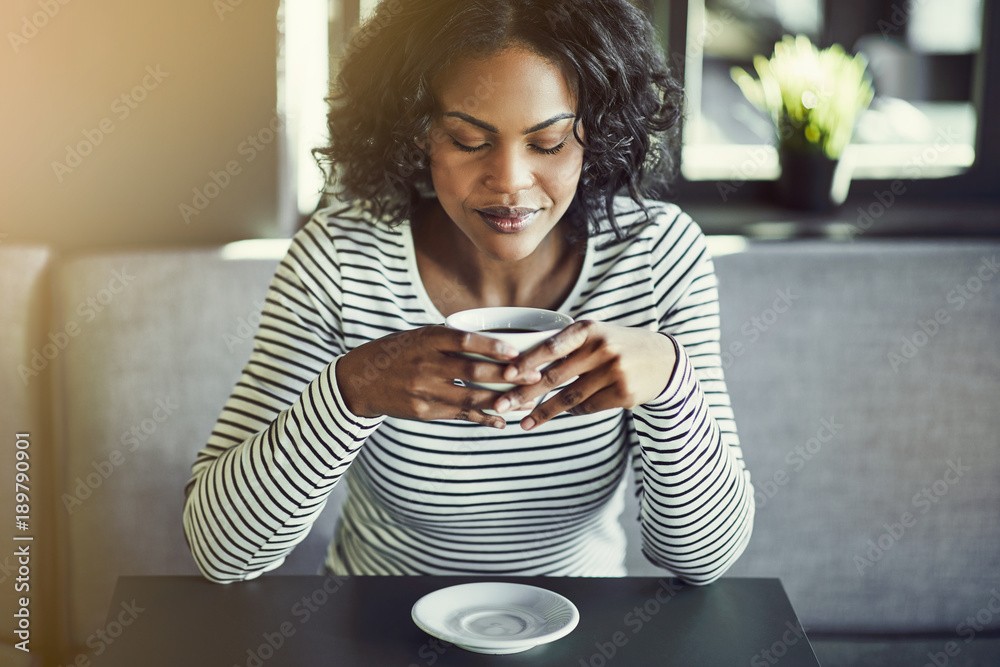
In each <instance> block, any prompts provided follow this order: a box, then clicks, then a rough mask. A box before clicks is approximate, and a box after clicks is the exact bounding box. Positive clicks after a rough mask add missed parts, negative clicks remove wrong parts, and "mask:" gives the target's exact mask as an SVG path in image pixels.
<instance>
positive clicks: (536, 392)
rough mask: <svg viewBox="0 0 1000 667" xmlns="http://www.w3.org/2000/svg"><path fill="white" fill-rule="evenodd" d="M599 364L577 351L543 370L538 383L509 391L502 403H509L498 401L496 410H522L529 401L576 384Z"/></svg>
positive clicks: (520, 378)
mask: <svg viewBox="0 0 1000 667" xmlns="http://www.w3.org/2000/svg"><path fill="white" fill-rule="evenodd" d="M599 362H600V360H599V359H597V358H595V357H593V356H592V355H587V354H584V353H583V351H581V350H579V349H577V351H575V352H573V353H572V354H570V355H569V356H568V357H566V358H565V359H561V360H559V361H556V362H554V363H552V364H550V365H548V366H546V367H545V368H544V369H542V371H541V373H539V374H538V381H537V382H534V383H531V384H525V385H523V386H520V387H515V388H514V389H511V390H509V391H508V392H507V393H505V394H504V395H503V397H502V398H501V401H502V400H503V399H506V401H507V402H506V403H501V401H498V402H497V405H500V406H501V407H499V408H495V409H496V410H497V412H500V413H503V412H506V411H507V410H518V409H522V408H523V406H525V405H526V404H527V403H528V402H529V401H536V400H538V399H540V398H542V397H543V396H545V395H546V394H548V393H549V392H550V391H552V390H553V389H557V388H559V387H563V386H564V385H567V384H568V383H570V382H572V383H573V384H576V381H577V378H578V377H582V376H584V375H585V374H587V373H590V372H592V371H593V370H594V369H595V368H596V365H597V364H598V363H599ZM524 378H525V376H523V375H519V376H518V377H517V380H515V383H516V382H518V381H521V380H522V379H524ZM504 381H507V378H506V377H504ZM597 389H599V387H595V388H594V390H593V391H597Z"/></svg>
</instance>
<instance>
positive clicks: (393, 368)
mask: <svg viewBox="0 0 1000 667" xmlns="http://www.w3.org/2000/svg"><path fill="white" fill-rule="evenodd" d="M463 354H478V355H482V356H484V357H488V358H490V359H495V360H496V361H495V362H494V361H481V360H475V359H469V358H467V357H463V356H461V355H463ZM517 356H518V352H517V350H515V349H514V348H512V347H510V346H508V345H506V344H505V343H503V342H502V341H499V340H496V339H493V338H489V337H487V336H482V335H479V334H475V333H468V332H464V331H458V330H456V329H451V328H449V327H445V326H441V325H434V326H427V327H421V328H419V329H414V330H412V331H403V332H400V333H395V334H390V335H388V336H384V337H382V338H379V339H376V340H373V341H371V342H368V343H365V344H364V345H360V346H358V347H356V348H355V349H353V350H351V351H350V352H348V353H347V354H345V355H344V356H343V357H341V358H340V360H339V361H338V362H337V367H336V374H337V384H338V386H339V387H340V393H341V395H342V396H343V397H344V401H345V402H346V403H347V407H348V409H349V410H350V411H351V412H353V413H354V414H356V415H358V416H359V417H380V416H383V415H385V416H388V417H398V418H401V419H416V420H419V421H430V420H432V419H459V420H462V421H470V422H475V423H477V424H483V425H484V426H492V427H494V428H503V427H504V426H505V425H506V422H505V421H504V419H503V418H502V417H498V416H496V415H488V414H486V413H485V412H483V408H489V407H491V406H492V404H493V402H494V401H496V399H497V398H498V397H499V396H500V395H501V394H500V392H495V391H487V390H485V389H475V388H472V387H462V386H459V385H456V384H455V383H454V381H455V380H456V379H458V380H461V381H463V382H465V383H470V382H474V383H482V382H500V383H502V382H509V381H507V380H504V379H503V377H502V373H503V371H504V369H505V368H506V364H507V362H509V361H511V360H512V359H515V358H516V357H517ZM532 379H534V380H535V381H537V380H538V379H540V376H539V377H538V378H533V377H531V376H529V377H526V378H521V379H520V380H516V381H514V382H518V383H520V384H530V380H532Z"/></svg>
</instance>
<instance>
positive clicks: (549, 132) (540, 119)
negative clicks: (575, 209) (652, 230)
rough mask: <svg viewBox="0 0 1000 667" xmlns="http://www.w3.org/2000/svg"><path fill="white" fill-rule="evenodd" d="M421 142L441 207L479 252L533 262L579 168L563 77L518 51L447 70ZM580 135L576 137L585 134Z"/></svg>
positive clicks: (571, 100) (572, 109) (572, 105)
mask: <svg viewBox="0 0 1000 667" xmlns="http://www.w3.org/2000/svg"><path fill="white" fill-rule="evenodd" d="M433 91H434V95H435V99H436V100H437V103H438V111H439V113H438V115H437V117H436V118H435V120H434V123H433V125H432V128H431V132H430V133H429V135H428V141H427V144H426V147H427V150H428V153H429V154H430V171H431V178H432V181H433V184H434V190H435V191H436V192H437V196H438V201H439V202H440V203H441V207H442V208H443V209H444V210H445V212H446V213H447V214H448V216H449V217H450V218H451V220H452V221H453V222H454V223H455V224H456V225H457V226H458V228H459V229H460V230H461V231H462V232H463V233H464V234H465V236H466V237H468V239H469V240H470V241H471V242H472V243H473V244H474V245H475V247H476V248H477V249H478V250H479V251H480V252H481V253H483V254H484V255H486V256H488V257H490V258H492V259H496V260H504V261H512V260H518V259H523V258H525V257H528V256H529V255H531V253H532V252H534V250H535V249H536V248H537V247H538V246H539V244H540V243H541V242H542V241H543V240H544V239H546V237H547V236H548V235H549V234H550V233H551V232H552V230H553V229H554V228H555V226H556V224H557V223H558V222H559V220H560V219H561V218H562V216H563V214H564V213H565V212H566V209H567V208H569V205H570V203H572V201H573V196H574V194H575V193H576V187H577V183H578V182H579V180H580V171H581V168H582V166H583V151H584V147H583V146H582V145H581V144H580V143H579V142H578V141H576V138H575V137H574V135H573V125H574V122H575V119H576V98H575V96H574V94H573V90H572V87H571V85H570V82H569V81H568V80H567V78H566V77H565V76H564V75H563V73H562V71H561V70H560V69H559V68H558V67H557V66H556V65H555V64H553V63H552V62H551V61H549V60H547V59H545V58H543V57H541V56H538V55H536V54H534V53H532V52H531V51H528V50H526V49H524V48H520V47H516V46H513V47H510V48H508V49H506V50H504V51H502V52H500V53H498V54H497V55H494V56H491V57H489V58H487V59H485V60H468V61H465V62H460V63H458V64H456V65H453V66H452V67H450V68H449V69H447V70H445V71H444V72H443V73H442V74H441V75H440V76H439V77H437V79H436V80H435V81H434V84H433ZM581 136H582V132H581Z"/></svg>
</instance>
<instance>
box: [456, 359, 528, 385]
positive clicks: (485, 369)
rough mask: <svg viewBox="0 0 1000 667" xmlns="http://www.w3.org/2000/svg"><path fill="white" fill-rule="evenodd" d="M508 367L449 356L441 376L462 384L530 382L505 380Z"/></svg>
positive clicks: (522, 379)
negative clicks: (505, 370)
mask: <svg viewBox="0 0 1000 667" xmlns="http://www.w3.org/2000/svg"><path fill="white" fill-rule="evenodd" d="M504 368H506V366H505V365H504V364H503V363H500V362H496V361H480V360H477V359H470V358H468V357H463V356H458V355H455V356H448V357H446V358H445V361H444V362H443V363H442V364H441V370H440V372H441V374H442V375H443V376H445V377H448V378H454V379H457V380H461V381H462V382H464V383H466V384H468V383H473V384H479V385H482V384H486V383H493V384H504V385H510V384H524V383H527V382H528V380H527V379H525V378H518V379H517V380H516V381H515V382H513V383H510V382H507V381H506V380H504V378H503V371H504Z"/></svg>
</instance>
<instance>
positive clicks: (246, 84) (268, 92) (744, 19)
mask: <svg viewBox="0 0 1000 667" xmlns="http://www.w3.org/2000/svg"><path fill="white" fill-rule="evenodd" d="M637 1H639V2H640V4H641V5H642V7H643V8H644V9H645V10H646V11H648V12H649V14H650V16H651V17H652V18H653V20H654V22H655V23H656V25H657V27H658V29H659V31H660V35H661V38H662V40H663V43H664V47H665V49H666V52H667V54H668V57H669V59H670V61H671V65H672V67H673V69H674V72H675V73H676V74H677V75H678V76H679V77H682V78H683V81H684V84H685V87H686V91H687V101H686V115H685V124H684V127H683V141H684V148H683V158H682V163H681V169H680V178H679V180H678V181H677V183H676V184H675V186H674V187H673V188H672V189H671V191H670V192H667V193H663V196H664V197H666V198H670V199H674V200H676V201H678V202H679V203H681V204H682V205H684V206H685V207H687V208H688V209H689V210H690V211H691V212H692V213H693V214H694V217H695V219H697V220H699V221H700V222H701V223H702V226H703V227H704V228H705V229H706V231H707V232H709V233H742V234H748V235H766V234H772V235H773V234H815V233H822V234H828V235H837V234H843V233H845V231H846V233H847V234H848V235H850V233H851V232H850V229H849V227H850V226H852V225H854V226H857V220H858V217H859V209H860V210H861V211H863V210H865V209H866V208H867V207H868V205H869V203H870V202H872V201H874V196H875V194H876V193H878V192H880V191H883V190H885V189H886V188H888V187H891V185H892V184H893V182H895V181H897V180H902V182H903V183H905V184H909V185H910V186H912V187H907V188H906V194H905V196H904V197H903V200H904V201H901V202H899V203H900V205H899V206H895V207H893V208H892V210H890V211H888V212H887V213H886V215H885V216H883V217H882V218H880V219H879V221H878V223H879V224H878V225H869V226H868V229H866V230H865V231H866V233H868V234H872V235H912V234H933V235H941V234H944V235H958V234H961V235H968V234H974V235H980V234H984V233H985V234H995V233H996V231H997V227H998V225H997V218H998V216H997V215H996V210H997V202H998V197H1000V186H998V181H997V178H996V177H995V176H993V175H992V174H995V173H997V169H998V168H1000V157H998V153H1000V140H998V137H997V129H996V125H995V124H992V125H991V124H990V123H988V122H984V120H983V119H987V118H990V117H996V115H997V112H998V109H997V107H998V101H997V100H998V92H997V89H998V86H1000V73H998V67H997V54H996V51H997V49H996V48H995V44H996V39H997V35H996V32H997V18H996V13H997V12H996V11H995V10H994V8H993V5H992V3H990V2H988V1H987V0H922V1H921V2H892V1H890V0H840V1H838V2H829V1H825V0H705V1H702V0H686V1H678V0H673V1H671V0H637ZM374 4H375V2H374V0H296V1H295V2H278V1H276V0H266V1H263V2H255V3H244V2H241V1H240V0H215V1H214V2H206V1H203V0H198V1H194V0H180V1H179V2H175V3H171V4H169V5H163V4H154V3H125V2H121V1H120V0H91V1H90V2H87V3H86V4H84V3H77V2H71V1H69V0H65V1H63V0H48V1H46V0H12V1H9V2H6V3H4V4H3V8H2V9H0V12H2V17H3V25H4V26H5V31H4V32H5V41H6V42H7V44H6V46H5V47H4V50H5V55H4V57H3V58H0V81H2V88H3V93H4V94H3V102H2V119H0V133H2V137H3V144H2V145H3V147H4V150H3V156H2V158H0V201H2V204H3V209H4V213H5V215H4V216H3V220H2V221H0V241H6V242H14V241H17V242H38V243H44V244H49V245H54V246H56V247H59V248H66V249H71V248H94V247H105V246H130V245H147V244H165V245H201V244H215V243H221V242H227V241H234V240H239V239H245V238H280V237H287V236H289V235H290V234H291V233H293V232H294V230H295V229H296V228H297V226H298V225H299V224H301V221H302V219H303V218H304V217H305V216H308V214H309V213H310V212H311V211H312V210H313V209H314V208H315V206H316V204H317V201H318V191H319V188H320V185H321V181H320V172H319V170H318V168H317V167H316V166H315V163H314V161H313V159H312V156H311V154H310V152H309V151H310V150H311V149H312V148H313V147H315V146H317V145H320V144H322V143H323V141H324V118H323V115H324V113H325V106H324V101H323V98H324V96H325V93H326V90H327V81H328V80H329V77H330V72H331V71H335V70H336V63H337V59H338V57H339V55H340V53H341V52H342V49H343V47H344V44H345V40H346V38H347V36H348V34H349V31H350V30H351V29H352V28H353V27H354V26H355V25H357V23H358V21H359V19H360V18H361V17H364V16H366V15H367V14H368V13H369V12H370V11H371V10H372V8H373V6H374ZM785 34H805V35H807V36H809V37H810V38H811V39H812V40H813V42H814V43H816V44H818V45H819V46H821V47H825V46H829V45H830V44H833V43H838V44H841V45H843V46H844V48H845V49H847V50H848V51H849V52H862V53H864V54H865V55H866V57H867V58H868V60H869V62H870V71H871V73H872V76H873V81H874V85H875V89H876V98H875V101H874V103H873V104H872V107H871V108H870V109H869V110H868V111H867V112H866V113H865V114H864V115H863V116H862V118H861V120H860V122H859V123H858V127H857V131H856V133H855V137H854V141H853V143H852V145H851V146H850V148H849V150H848V151H847V153H846V154H845V156H844V159H845V161H848V162H850V164H851V166H852V170H853V180H852V183H851V190H850V199H849V200H848V202H847V203H846V204H845V205H844V206H842V207H840V208H839V209H838V210H836V211H834V212H826V213H823V214H821V215H815V214H810V213H801V212H790V211H786V210H784V209H783V208H782V207H781V206H780V205H778V204H776V203H775V202H774V198H773V196H771V186H772V184H773V181H774V179H775V178H776V177H777V175H778V171H779V170H778V160H777V155H776V151H775V150H774V148H773V144H774V141H773V137H772V135H773V131H772V129H771V126H770V124H769V120H768V118H767V117H766V116H765V115H764V114H763V113H761V112H760V111H758V110H757V109H755V108H754V107H753V106H752V105H750V103H749V102H747V101H746V100H745V99H744V98H743V96H742V95H741V93H740V91H739V88H738V87H737V86H736V85H735V84H734V83H733V81H732V80H731V78H730V76H729V70H730V67H732V66H734V65H739V66H744V67H748V68H750V67H751V60H752V57H753V56H754V54H763V55H770V53H771V49H772V47H773V45H774V43H775V42H776V41H777V40H779V39H780V38H781V36H782V35H785ZM991 45H993V46H994V48H991ZM991 112H992V113H991ZM734 186H735V187H734ZM803 221H805V223H806V224H799V223H802V222H803ZM771 223H778V225H777V226H775V225H774V224H771ZM782 225H784V226H782Z"/></svg>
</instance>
